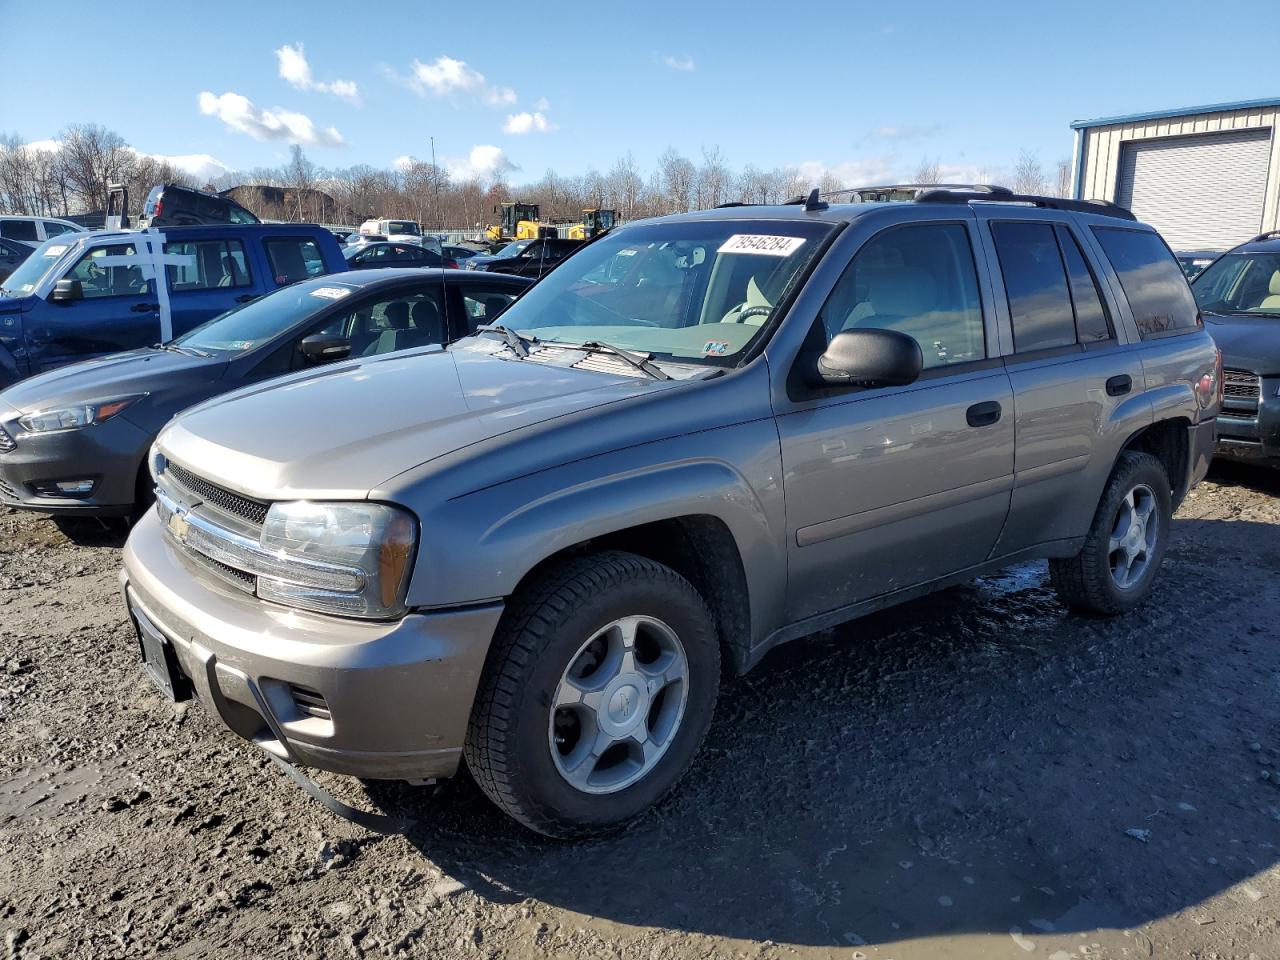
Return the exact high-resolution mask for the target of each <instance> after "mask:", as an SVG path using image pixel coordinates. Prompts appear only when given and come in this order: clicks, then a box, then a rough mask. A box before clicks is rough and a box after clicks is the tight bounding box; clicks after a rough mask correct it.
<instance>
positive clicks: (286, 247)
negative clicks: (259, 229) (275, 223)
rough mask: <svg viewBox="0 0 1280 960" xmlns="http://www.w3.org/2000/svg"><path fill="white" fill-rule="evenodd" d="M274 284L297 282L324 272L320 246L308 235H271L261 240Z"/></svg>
mask: <svg viewBox="0 0 1280 960" xmlns="http://www.w3.org/2000/svg"><path fill="white" fill-rule="evenodd" d="M263 247H264V248H265V249H266V251H267V262H268V263H270V264H271V274H272V276H273V277H274V278H275V282H276V286H279V287H283V286H285V285H286V284H290V283H297V282H298V281H299V280H306V279H307V278H308V277H315V276H319V275H320V274H322V273H324V272H325V269H324V259H323V258H322V257H321V255H320V248H319V247H318V246H316V243H315V241H314V240H312V239H310V238H308V237H272V238H271V239H269V240H265V241H263Z"/></svg>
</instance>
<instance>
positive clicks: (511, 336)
mask: <svg viewBox="0 0 1280 960" xmlns="http://www.w3.org/2000/svg"><path fill="white" fill-rule="evenodd" d="M476 333H496V334H497V335H498V336H500V337H502V339H503V340H505V341H506V342H507V346H508V347H510V348H511V352H512V353H514V354H515V355H516V356H517V357H519V358H520V359H521V360H523V359H525V358H526V357H527V356H529V344H531V343H537V342H538V338H537V337H522V336H520V334H518V333H516V332H515V331H514V330H512V329H511V328H510V327H508V326H507V325H506V324H502V323H482V324H481V325H480V326H478V327H476Z"/></svg>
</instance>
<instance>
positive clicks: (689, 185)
mask: <svg viewBox="0 0 1280 960" xmlns="http://www.w3.org/2000/svg"><path fill="white" fill-rule="evenodd" d="M658 174H659V176H660V177H661V178H662V193H663V199H664V200H665V202H666V208H667V210H668V211H671V212H673V213H683V212H684V211H686V210H691V209H692V208H693V194H694V184H695V182H696V181H697V179H698V170H697V168H696V167H695V166H694V165H693V161H692V160H690V159H689V158H688V157H686V156H684V155H683V154H681V153H680V152H679V151H677V150H676V149H675V147H667V149H666V152H664V153H663V154H662V156H661V157H659V158H658Z"/></svg>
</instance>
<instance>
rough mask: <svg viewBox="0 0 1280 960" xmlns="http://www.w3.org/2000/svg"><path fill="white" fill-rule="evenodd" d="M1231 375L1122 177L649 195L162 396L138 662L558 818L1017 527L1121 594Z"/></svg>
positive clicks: (271, 742)
mask: <svg viewBox="0 0 1280 960" xmlns="http://www.w3.org/2000/svg"><path fill="white" fill-rule="evenodd" d="M1221 379H1222V378H1221V370H1220V360H1219V358H1218V356H1217V351H1216V349H1215V347H1214V344H1213V341H1212V340H1211V339H1210V337H1209V335H1208V334H1207V333H1206V332H1205V330H1204V328H1203V326H1202V324H1201V321H1200V318H1199V315H1198V313H1197V310H1196V304H1195V301H1194V300H1193V299H1192V296H1191V293H1190V290H1189V289H1188V287H1187V283H1186V280H1185V279H1184V278H1183V275H1182V271H1181V270H1180V269H1179V267H1178V263H1177V261H1176V260H1175V259H1174V257H1173V254H1172V253H1171V252H1170V251H1169V249H1168V247H1167V246H1166V245H1165V244H1164V242H1163V241H1162V240H1161V239H1160V237H1159V235H1158V234H1156V233H1155V232H1154V231H1153V230H1151V229H1150V228H1149V227H1146V226H1143V225H1141V224H1138V223H1136V222H1134V220H1133V218H1132V216H1131V215H1129V214H1128V213H1127V211H1123V210H1121V209H1119V208H1116V207H1112V206H1109V205H1099V204H1092V203H1085V202H1073V201H1063V200H1052V199H1048V198H1042V197H1024V196H1015V195H1013V194H1011V193H1010V192H1009V191H1007V190H1002V189H999V188H983V189H975V190H968V191H957V190H940V191H927V192H922V193H920V194H919V195H918V196H917V198H916V200H915V202H908V203H880V204H878V203H863V204H855V205H848V206H830V207H828V206H827V205H826V204H824V203H822V202H821V201H820V200H819V198H818V197H817V195H816V192H815V194H813V195H811V196H810V197H809V198H808V199H807V200H801V201H797V202H795V203H793V204H788V205H781V206H734V207H731V208H727V209H716V210H707V211H702V212H699V213H693V214H688V215H680V216H673V217H666V218H662V219H656V220H649V221H643V222H637V223H633V224H629V225H627V226H625V227H623V228H621V229H619V230H616V231H614V232H613V233H610V234H608V235H606V236H604V237H602V238H600V239H598V240H596V241H593V242H591V243H589V244H587V245H585V246H584V247H583V248H582V249H581V250H580V251H579V252H577V253H575V254H574V255H573V256H571V257H569V258H568V259H567V260H565V261H564V262H563V263H562V264H561V265H560V266H559V267H558V268H557V269H556V270H554V271H552V272H551V273H550V274H548V275H547V276H546V277H544V278H543V279H542V280H541V281H540V282H539V283H538V284H537V285H535V286H534V287H532V288H531V289H530V290H529V291H528V292H527V293H526V294H525V295H524V296H523V297H522V298H521V299H520V300H518V301H516V303H515V304H513V305H512V307H511V308H510V309H509V310H508V311H507V312H506V313H504V314H503V316H502V319H501V325H492V326H489V327H482V328H481V330H480V332H479V333H478V335H477V336H475V337H472V338H469V339H466V340H462V341H460V342H459V343H457V344H455V345H454V346H452V347H450V348H449V349H448V350H447V351H443V352H439V353H434V354H427V355H417V356H402V357H397V356H394V355H393V356H390V357H387V358H383V359H380V360H379V361H378V362H376V363H375V362H368V361H354V362H346V363H338V364H333V365H329V366H326V367H325V368H323V369H320V370H316V371H309V372H305V373H300V374H297V375H293V376H291V377H287V378H285V379H283V380H277V381H274V382H273V383H272V384H271V385H269V386H265V387H253V388H249V389H246V390H242V391H240V392H238V393H234V394H230V395H228V396H227V397H225V398H223V399H220V400H217V401H212V402H210V403H207V404H204V405H203V406H199V407H195V408H193V409H191V410H190V411H188V412H186V413H184V414H183V415H181V416H179V417H178V418H177V419H176V420H174V421H173V422H172V423H171V424H170V425H169V426H168V427H167V428H166V429H165V430H164V431H163V433H161V435H160V437H159V439H158V441H157V443H156V446H155V448H154V450H153V452H152V457H151V459H152V465H151V466H152V471H153V473H154V476H155V478H156V484H157V488H158V490H157V494H158V502H157V505H156V507H155V508H154V509H153V510H152V511H151V512H150V513H149V514H148V515H147V516H146V517H145V518H144V519H143V520H142V522H141V523H140V524H139V525H138V526H137V527H136V528H135V530H134V532H133V535H132V536H131V537H130V539H129V542H128V545H127V548H126V550H125V569H124V572H123V574H122V578H123V584H124V592H125V596H126V599H127V603H128V608H129V611H130V615H131V616H132V618H133V620H134V622H135V623H136V624H137V627H138V632H139V638H140V644H141V649H142V652H143V656H144V659H145V662H146V665H147V667H148V669H149V671H150V672H151V674H152V676H153V677H154V678H155V679H156V681H157V683H158V684H159V685H160V687H161V688H162V689H163V690H164V691H165V692H167V693H168V694H169V695H170V696H173V697H183V696H187V695H189V693H190V691H191V689H192V688H194V691H195V692H196V693H197V694H198V696H199V698H200V700H201V701H202V702H203V703H204V704H205V705H206V706H207V707H208V708H209V709H211V710H213V711H216V713H217V714H218V716H219V717H220V718H221V719H222V721H223V723H225V725H226V726H228V727H229V728H230V729H231V730H232V731H234V732H235V733H237V734H239V735H240V736H242V737H245V738H247V739H250V740H252V741H254V742H255V743H257V744H258V745H259V746H261V747H262V748H263V749H264V750H266V751H267V752H268V753H270V754H271V755H272V756H273V757H275V758H277V759H278V760H280V761H281V762H287V763H289V764H292V765H295V766H296V765H301V766H312V767H318V768H323V769H326V770H331V771H337V772H340V773H345V774H351V775H354V776H358V777H366V778H387V779H395V778H403V779H408V780H420V779H426V778H433V777H445V776H449V775H452V774H453V773H455V772H456V770H457V769H458V767H459V764H460V763H462V762H463V761H464V760H465V762H466V765H467V767H468V768H469V770H470V772H471V773H472V775H473V776H474V777H475V779H476V780H477V781H478V782H479V784H480V786H481V787H482V788H483V790H484V791H485V793H486V794H487V795H488V796H489V797H490V798H492V800H493V801H494V803H496V804H497V805H498V806H499V807H501V808H502V809H503V810H505V811H506V812H507V813H509V814H510V815H511V816H513V817H515V818H516V819H517V820H519V821H520V822H521V823H524V824H526V825H527V826H529V827H530V828H532V829H534V830H536V831H539V832H541V833H544V834H548V835H553V836H561V837H568V836H580V835H584V834H590V833H594V832H599V831H602V830H605V829H609V828H612V827H616V826H617V825H619V824H621V823H623V822H625V821H627V820H628V819H630V818H633V817H635V816H637V815H638V814H640V813H641V812H642V811H644V810H645V809H646V808H648V807H649V806H650V805H652V804H653V803H655V802H656V801H658V800H659V799H660V798H661V797H662V796H663V795H664V794H666V793H667V791H669V790H670V789H671V788H672V787H673V786H674V784H675V783H676V782H677V780H678V779H679V778H680V776H681V774H682V773H684V771H685V770H686V769H687V768H688V767H689V765H690V764H691V763H692V761H693V758H694V756H695V754H696V753H697V750H698V747H699V744H700V742H701V741H702V738H703V735H704V734H705V733H706V730H707V727H708V724H709V723H710V720H711V716H712V711H713V708H714V706H715V703H716V699H717V696H718V695H719V693H720V688H721V682H722V677H725V676H729V675H733V674H741V673H744V672H745V671H747V670H749V669H751V667H752V666H753V665H755V664H756V663H758V662H759V661H760V659H761V657H763V656H764V655H765V654H766V653H767V652H768V651H769V650H771V649H772V648H774V647H776V646H777V645H779V644H781V643H784V642H786V641H789V640H792V639H796V638H799V637H803V636H805V635H807V634H811V633H813V632H814V631H817V630H821V629H824V628H827V627H830V626H832V625H834V624H837V623H840V622H843V621H847V620H850V619H852V618H855V617H859V616H862V615H864V614H866V613H869V612H871V611H874V610H877V609H880V608H883V607H886V606H889V605H891V604H896V603H899V602H901V601H904V600H908V599H911V598H913V597H918V596H920V595H922V594H924V593H927V592H929V591H933V590H937V589H939V588H942V587H945V586H948V585H950V584H954V583H958V582H961V581H964V580H967V579H970V578H972V577H975V576H978V575H981V574H986V573H990V572H992V571H995V570H997V569H999V568H1001V567H1003V566H1005V565H1007V564H1009V563H1011V562H1014V561H1019V560H1025V559H1027V558H1033V557H1047V558H1049V561H1050V574H1051V579H1052V583H1053V585H1054V587H1055V588H1056V589H1057V591H1058V593H1059V595H1060V596H1061V597H1062V598H1063V600H1064V602H1065V603H1066V604H1067V605H1068V606H1069V607H1071V608H1072V609H1074V610H1077V611H1080V612H1081V613H1084V614H1092V615H1113V614H1119V613H1123V612H1124V611H1126V610H1129V609H1130V608H1132V607H1133V606H1135V605H1136V604H1138V603H1140V602H1141V601H1142V600H1143V599H1145V598H1146V597H1147V596H1148V594H1149V593H1150V591H1151V587H1152V581H1153V580H1154V578H1155V576H1156V573H1157V570H1158V568H1159V566H1160V562H1161V558H1162V556H1163V554H1164V551H1165V548H1166V545H1167V543H1168V540H1169V535H1170V517H1171V515H1172V512H1173V510H1174V508H1175V506H1176V505H1177V503H1178V502H1179V500H1180V499H1181V498H1182V497H1183V496H1184V494H1185V493H1186V492H1187V490H1188V489H1189V488H1190V487H1191V486H1192V485H1193V484H1195V483H1196V482H1197V481H1198V480H1199V479H1200V478H1201V477H1202V476H1203V475H1204V473H1205V471H1206V469H1207V467H1208V463H1209V459H1210V457H1211V456H1212V454H1213V449H1214V442H1215V436H1214V426H1215V416H1216V414H1217V412H1218V409H1219V406H1220V402H1221ZM730 689H731V688H730ZM293 772H295V773H296V772H297V771H296V770H295V771H293Z"/></svg>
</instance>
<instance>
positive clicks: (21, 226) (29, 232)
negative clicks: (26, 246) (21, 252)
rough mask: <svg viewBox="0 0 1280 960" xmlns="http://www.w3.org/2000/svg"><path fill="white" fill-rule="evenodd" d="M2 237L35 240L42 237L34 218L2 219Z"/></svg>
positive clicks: (0, 232)
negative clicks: (37, 230)
mask: <svg viewBox="0 0 1280 960" xmlns="http://www.w3.org/2000/svg"><path fill="white" fill-rule="evenodd" d="M0 237H4V238H5V239H6V240H25V241H28V242H35V241H37V240H39V239H40V236H39V234H37V233H36V222H35V221H34V220H0Z"/></svg>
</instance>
